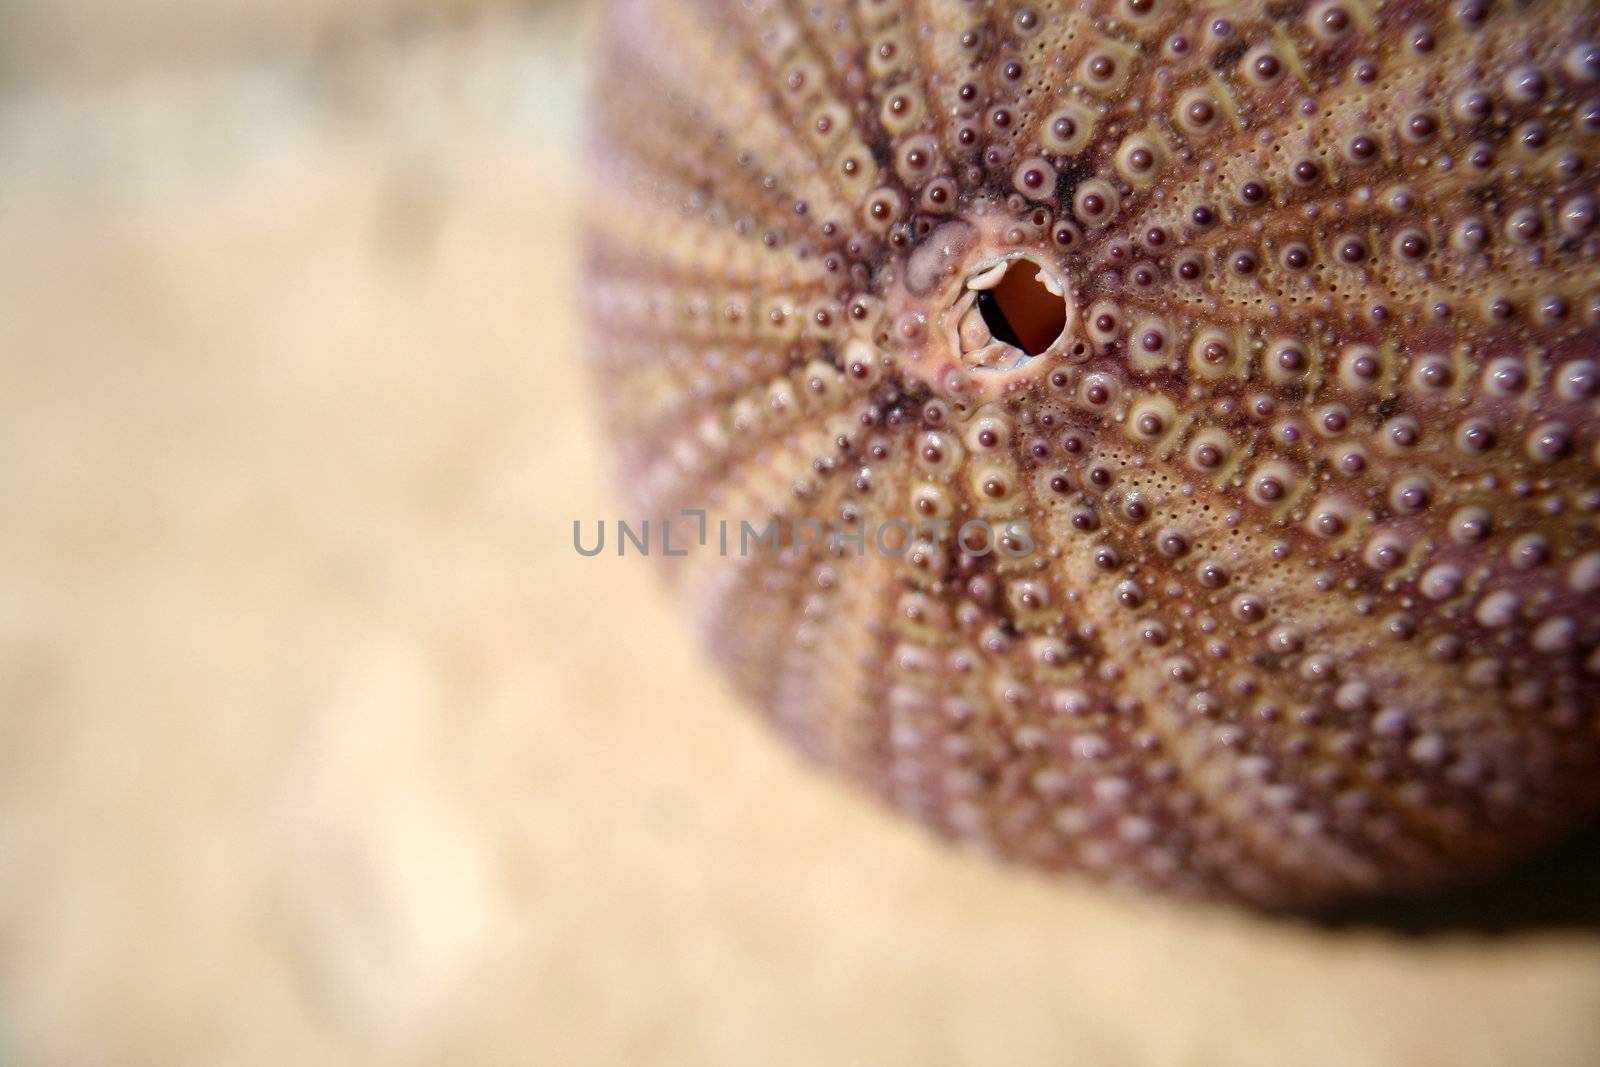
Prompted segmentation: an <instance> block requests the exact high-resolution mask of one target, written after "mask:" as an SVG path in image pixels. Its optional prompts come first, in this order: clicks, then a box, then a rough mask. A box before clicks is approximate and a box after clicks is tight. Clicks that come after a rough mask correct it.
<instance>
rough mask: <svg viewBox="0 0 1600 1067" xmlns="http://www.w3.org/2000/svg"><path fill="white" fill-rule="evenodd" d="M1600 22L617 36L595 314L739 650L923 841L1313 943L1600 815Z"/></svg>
mask: <svg viewBox="0 0 1600 1067" xmlns="http://www.w3.org/2000/svg"><path fill="white" fill-rule="evenodd" d="M1597 22H1600V14H1597V12H1596V9H1595V8H1594V7H1593V6H1592V5H1590V4H1588V3H1584V2H1581V0H1530V2H1528V3H1513V2H1510V0H1422V2H1411V0H1406V2H1389V3H1386V2H1384V0H1315V2H1309V3H1308V2H1305V0H1287V2H1284V3H1273V4H1256V3H1237V2H1229V3H1216V4H1187V3H1181V2H1175V0H1084V2H1081V3H1072V4H1064V3H1054V2H1049V0H1022V2H1011V0H993V2H982V0H980V2H971V0H790V2H779V0H744V2H733V0H726V2H717V0H695V2H685V0H621V2H618V3H616V4H615V5H614V6H613V7H612V9H611V12H610V16H609V18H608V20H607V22H606V30H605V35H604V49H603V59H602V63H601V68H600V72H599V75H598V80H597V86H596V98H597V106H596V114H595V129H594V137H593V146H592V150H591V156H590V170H589V174H590V176H591V179H592V187H591V194H592V195H591V202H590V206H589V208H588V211H587V228H588V235H589V242H588V248H589V251H588V269H587V274H586V286H585V301H586V311H587V316H588V319H589V322H590V333H591V338H592V348H593V350H594V353H595V359H594V363H595V367H596V371H597V379H598V385H599V393H600V397H601V402H602V406H603V411H604V415H605V418H606V420H607V422H608V424H609V426H610V428H611V432H612V434H613V436H614V439H615V441H616V442H617V447H618V458H619V460H620V467H621V469H622V472H623V478H624V482H625V485H626V488H627V490H628V493H629V499H630V501H631V504H632V505H633V506H634V507H636V508H637V509H638V514H639V515H640V516H641V517H656V518H657V519H658V520H660V519H669V520H673V521H676V522H678V523H680V524H681V528H683V529H687V530H690V531H693V530H694V529H695V528H696V524H697V523H698V525H699V530H700V533H701V536H700V537H698V538H697V539H695V540H694V542H693V544H692V546H691V547H690V548H689V549H688V550H687V555H685V556H682V557H681V558H673V559H672V560H671V561H670V562H671V564H672V566H671V567H670V568H669V570H670V574H671V576H672V580H673V582H674V584H675V585H676V587H677V588H678V589H679V590H680V592H681V594H682V596H683V598H684V599H685V600H686V601H687V603H688V607H689V609H690V610H691V612H692V614H693V617H694V618H695V620H696V622H697V624H698V626H699V627H700V629H701V630H702V632H703V633H704V635H705V637H706V640H707V644H708V646H709V647H710V648H711V650H712V651H713V654H714V655H715V657H716V658H717V660H718V661H719V662H720V663H721V664H722V665H723V666H724V668H725V669H726V670H727V672H728V673H729V675H730V676H731V677H732V678H733V680H734V681H735V682H736V683H737V684H738V686H739V687H740V688H741V689H742V690H743V691H744V692H745V693H746V694H748V696H749V697H750V698H751V699H752V700H753V702H754V703H756V704H757V705H759V706H760V707H761V708H762V709H764V711H765V713H766V714H767V715H768V716H769V717H770V718H771V720H772V721H773V722H774V723H775V724H776V725H777V726H778V727H779V728H780V729H781V730H782V731H783V732H784V733H785V734H787V735H788V736H790V737H791V738H793V739H794V741H795V742H796V743H797V744H798V745H799V746H800V747H801V748H802V749H804V751H806V752H807V753H808V754H810V755H811V756H813V757H815V758H816V759H817V760H819V761H821V762H822V763H824V764H827V765H829V766H831V767H833V768H835V769H836V770H837V771H839V772H840V773H841V774H843V775H845V776H847V777H849V778H851V779H853V780H855V781H857V782H859V783H862V784H864V785H865V786H866V787H868V788H869V789H871V790H872V791H874V792H876V793H877V794H879V795H881V796H882V797H883V798H884V799H885V800H886V801H887V802H888V803H890V804H892V805H893V806H894V807H896V808H899V809H901V810H903V811H905V812H907V813H909V814H911V815H912V816H914V817H915V818H917V819H919V820H921V821H922V822H924V823H927V824H929V825H931V826H933V827H935V828H936V829H938V830H939V831H941V832H942V833H944V834H946V835H948V836H951V837H954V838H958V839H961V840H963V841H965V842H968V843H971V844H973V845H976V846H978V847H980V848H982V849H984V850H985V851H988V852H992V853H994V854H996V855H999V856H1002V857H1005V858H1007V859H1013V860H1018V861H1023V862H1027V863H1031V864H1034V865H1037V866H1041V867H1044V868H1049V869H1060V870H1077V871H1084V872H1089V873H1092V874H1094V875H1096V876H1099V877H1100V878H1102V879H1104V880H1107V881H1112V882H1116V883H1121V884H1128V885H1137V886H1147V887H1151V888H1156V889H1160V890H1163V891H1168V892H1172V893H1177V894H1183V895H1195V896H1214V897H1236V898H1244V899H1249V900H1253V901H1257V902H1260V903H1263V904H1268V905H1304V904H1313V903H1317V902H1321V901H1326V900H1330V899H1333V898H1336V897H1340V896H1346V895H1350V894H1353V893H1363V892H1373V891H1392V890H1409V889H1416V888H1421V887H1426V886H1431V885H1436V884H1440V883H1442V882H1446V881H1449V880H1451V879H1456V878H1459V877H1461V876H1463V875H1465V874H1468V873H1470V872H1473V871H1475V870H1481V869H1484V868H1487V867H1490V866H1493V865H1495V864H1498V863H1501V862H1503V861H1504V860H1505V859H1507V858H1508V857H1510V856H1512V855H1514V854H1516V853H1518V852H1521V851H1524V850H1526V849H1527V848H1529V847H1531V846H1532V845H1534V844H1536V843H1538V842H1540V841H1541V840H1544V839H1546V838H1548V837H1550V836H1551V835H1552V834H1553V833H1555V832H1558V831H1560V830H1562V829H1565V828H1568V827H1571V826H1573V825H1575V824H1576V823H1577V822H1578V821H1580V820H1582V819H1586V818H1588V817H1589V816H1590V815H1591V814H1592V813H1593V812H1594V811H1595V809H1596V806H1597V802H1600V710H1597V705H1596V696H1597V688H1600V677H1597V676H1600V610H1597V607H1600V604H1597V591H1600V477H1597V465H1600V420H1597V418H1596V409H1597V404H1600V267H1597V263H1600V258H1597V252H1600V233H1597V221H1600V200H1597V188H1596V184H1597V183H1596V175H1597V173H1600V44H1597V43H1596V42H1597V40H1600V35H1597V30H1600V26H1597ZM681 516H693V517H691V518H682V517H681ZM707 529H709V530H710V531H711V532H710V535H709V536H706V535H705V532H706V530H707ZM730 529H732V530H734V531H736V533H735V534H734V536H733V537H732V538H731V540H732V541H733V542H734V543H732V544H730V543H729V542H730V537H729V533H728V531H729V530H730ZM752 529H755V530H759V531H763V532H765V531H767V530H768V529H771V530H774V531H775V532H774V533H773V534H772V536H771V539H770V540H761V539H760V538H758V539H757V541H756V543H755V544H751V543H750V542H749V540H748V538H747V536H745V535H746V534H748V532H749V531H750V530H752ZM718 531H721V534H720V537H719V534H718ZM674 532H677V531H674ZM677 551H683V549H681V548H680V549H677Z"/></svg>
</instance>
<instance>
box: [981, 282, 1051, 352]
mask: <svg viewBox="0 0 1600 1067" xmlns="http://www.w3.org/2000/svg"><path fill="white" fill-rule="evenodd" d="M978 311H979V313H980V314H982V315H983V321H984V322H985V323H986V324H987V325H988V327H989V332H990V333H992V334H993V335H994V338H995V340H997V341H1004V342H1005V343H1006V344H1008V345H1014V346H1015V347H1017V348H1020V349H1022V351H1023V352H1025V353H1027V354H1028V355H1029V356H1037V355H1038V354H1039V353H1041V352H1043V351H1044V350H1045V349H1047V348H1049V347H1050V346H1051V345H1053V344H1055V343H1056V339H1057V338H1059V337H1060V336H1061V331H1062V330H1064V329H1066V326H1067V302H1066V300H1065V299H1064V298H1063V297H1062V296H1061V295H1060V294H1058V293H1052V292H1051V291H1050V290H1049V289H1048V288H1047V287H1046V286H1045V284H1044V280H1043V279H1042V278H1041V277H1040V267H1039V264H1037V263H1034V262H1032V261H1030V260H1027V259H1018V260H1014V261H1012V262H1011V263H1009V264H1007V268H1006V272H1005V274H1004V275H1002V276H1001V278H1000V281H999V283H998V284H997V285H995V286H994V287H993V288H991V289H982V290H979V292H978Z"/></svg>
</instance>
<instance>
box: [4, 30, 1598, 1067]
mask: <svg viewBox="0 0 1600 1067" xmlns="http://www.w3.org/2000/svg"><path fill="white" fill-rule="evenodd" d="M316 8H317V5H314V4H308V5H306V6H305V9H306V10H307V11H314V10H315V9H316ZM9 10H10V12H11V16H12V22H13V24H16V23H17V22H19V21H21V20H22V19H25V18H27V17H28V16H29V13H28V11H27V10H26V9H16V8H13V9H9ZM42 10H43V9H41V11H42ZM63 10H64V11H65V10H67V9H63ZM71 10H76V11H92V9H90V8H88V7H87V6H86V5H84V4H79V5H77V7H75V8H73V9H71ZM19 12H20V14H19ZM68 13H70V12H68ZM34 15H36V16H38V17H39V18H40V19H44V21H45V22H48V19H45V16H44V15H42V14H40V13H39V12H34ZM55 17H56V18H58V19H59V18H64V17H65V15H63V14H62V12H60V11H58V12H56V15H55ZM116 25H117V23H116V21H115V20H112V29H113V30H114V29H115V27H116ZM201 29H202V30H203V29H204V27H201ZM51 32H55V31H53V30H52V31H51ZM195 32H196V33H199V32H201V31H200V30H196V31H195ZM106 36H107V34H101V35H100V36H99V37H96V38H95V40H94V42H93V44H94V48H96V49H110V50H111V51H112V52H115V48H114V45H113V44H112V43H110V42H109V41H108V40H106V39H105V38H106ZM110 36H114V33H112V34H110ZM316 36H318V35H316V34H308V40H309V39H311V38H312V37H316ZM225 38H226V35H222V36H219V37H217V38H216V39H217V40H225ZM47 39H50V38H48V35H43V36H40V37H39V40H47ZM573 40H574V34H573V22H572V20H571V19H570V18H569V17H568V16H566V15H563V14H560V13H557V14H554V15H549V14H534V15H530V16H517V17H516V18H514V19H504V20H502V19H488V20H484V19H476V18H474V19H467V20H464V21H463V22H461V23H459V24H457V25H455V26H454V27H453V28H448V29H439V28H437V27H436V28H433V29H426V28H424V29H423V30H419V31H408V32H407V33H406V34H404V35H401V36H400V37H396V36H394V35H393V34H389V33H387V32H365V31H364V32H363V33H358V34H356V35H355V38H354V41H353V43H346V44H345V45H343V46H341V48H340V49H338V50H335V52H334V53H331V54H323V57H322V58H321V59H320V60H318V61H315V62H313V61H311V60H308V59H306V58H305V57H306V56H307V55H309V54H311V53H310V52H309V51H305V50H299V49H297V48H295V47H292V46H290V47H287V48H286V49H284V50H280V51H278V52H272V51H271V50H268V51H267V52H266V53H264V55H265V58H262V56H256V55H254V54H253V53H251V54H250V55H247V56H245V57H244V58H239V57H235V58H233V59H228V58H226V56H225V55H224V57H223V58H220V59H219V58H217V57H216V56H215V55H209V54H208V56H207V57H206V58H205V60H204V62H195V63H192V64H189V65H184V64H173V63H170V62H168V61H167V60H166V59H162V60H161V61H160V62H152V63H151V65H150V69H148V70H145V71H144V72H143V73H141V74H138V75H137V76H126V77H122V76H119V77H118V78H112V79H109V80H106V79H98V80H97V79H89V78H85V79H84V80H83V81H82V83H81V84H80V83H78V82H74V81H73V79H72V78H67V79H65V80H64V81H63V80H62V79H55V80H50V79H44V80H41V81H37V82H35V83H33V84H30V85H26V86H24V87H22V88H18V89H15V90H14V91H12V92H11V93H10V95H9V96H7V97H6V98H5V99H4V101H3V106H0V324H3V325H0V1062H4V1063H6V1064H8V1065H10V1064H19V1065H22V1064H64V1065H98V1064H107V1065H111V1064H116V1065H124V1064H127V1065H142V1064H151V1065H156V1064H160V1065H181V1064H204V1065H208V1067H211V1065H232V1064H280V1063H293V1064H324V1063H327V1064H346V1063H349V1064H354V1063H384V1064H389V1063H395V1064H413V1063H415V1064H423V1063H428V1064H432V1063H440V1064H443V1063H450V1064H479V1063H506V1064H511V1063H517V1064H522V1063H551V1064H619V1065H621V1064H628V1065H649V1064H686V1065H687V1064H694V1065H701V1064H797V1065H798V1064H806V1065H812V1064H827V1065H834V1064H839V1065H853V1064H863V1065H867V1064H872V1065H877V1064H913V1063H919V1064H994V1063H1013V1064H1036V1063H1037V1064H1044V1063H1050V1064H1090V1065H1096V1067H1115V1065H1121V1064H1128V1065H1134V1064H1206V1065H1209V1064H1217V1065H1244V1064H1273V1065H1277V1064H1308V1065H1309V1064H1407V1065H1432V1064H1438V1065H1460V1064H1486V1065H1489V1064H1492V1065H1497V1067H1498V1065H1504V1064H1518V1065H1540V1064H1586V1063H1593V1062H1595V1061H1596V1059H1597V1058H1600V934H1596V933H1595V932H1594V931H1593V929H1592V928H1591V929H1589V930H1581V929H1580V930H1576V931H1561V932H1547V933H1528V934H1514V935H1507V936H1503V937H1496V938H1482V937H1475V936H1468V935H1456V936H1447V937H1435V938H1426V939H1406V938H1401V937H1397V936H1395V935H1390V934H1383V933H1379V932H1367V931H1354V932H1337V931H1329V930H1319V929H1315V928H1311V927H1308V926H1304V925H1300V924H1296V923H1290V922H1283V921H1270V920H1263V919H1257V918H1250V917H1246V916H1242V915H1238V914H1233V913H1228V912H1218V911H1187V910H1174V909H1167V908H1163V907H1160V906H1156V905H1151V904H1141V903H1138V902H1128V901H1120V900H1116V899H1109V898H1106V897H1103V896H1101V895H1098V894H1096V893H1093V892H1090V891H1087V890H1082V889H1078V888H1074V887H1070V886H1068V887H1062V886H1058V885H1050V884H1044V883H1041V882H1038V881H1035V880H1033V879H1030V878H1028V877H1025V876H1020V875H1017V874H1014V873H1006V872H1002V871H996V870H992V869H990V868H988V867H986V866H985V865H983V864H982V863H980V862H978V861H976V860H973V859H970V858H967V857H963V856H960V855H956V854H952V853H950V852H946V851H944V850H942V849H940V848H939V847H937V846H935V845H933V844H932V843H930V842H929V841H927V840H925V839H924V838H923V837H921V836H920V835H919V834H918V833H916V832H915V831H912V830H910V829H908V828H906V827H904V826H903V825H901V824H899V823H896V822H893V821H891V820H889V819H887V818H886V817H883V816H880V815H879V814H878V813H877V812H875V811H873V810H871V809H869V808H867V807H865V806H864V805H863V804H861V803H860V802H858V801H857V800H856V799H855V798H853V797H851V796H849V795H847V794H845V793H842V792H840V791H838V790H836V789H834V788H833V787H831V786H830V785H828V784H827V783H826V782H824V781H822V780H820V779H819V778H817V777H816V776H814V775H813V774H811V773H810V772H809V771H807V770H805V769H803V768H800V767H798V766H796V765H795V764H794V763H793V762H792V761H791V760H790V759H789V758H788V757H787V755H786V754H785V753H784V752H783V751H782V750H781V749H780V748H779V747H778V746H777V745H776V744H775V743H774V742H773V741H772V739H771V738H769V737H768V736H767V735H766V734H765V733H764V732H763V731H762V730H761V729H760V728H759V727H758V726H757V725H756V723H755V722H754V721H753V718H752V717H751V716H749V715H748V714H747V713H745V712H743V711H742V710H741V709H739V708H738V707H736V706H735V704H734V703H733V701H732V700H731V699H730V698H729V697H728V696H727V695H726V693H725V692H724V691H722V690H721V689H720V688H719V687H718V685H717V683H716V682H715V680H714V679H712V678H711V677H709V676H708V675H707V673H706V672H705V671H704V670H703V669H702V668H701V667H700V666H699V664H698V662H697V660H696V658H695V655H694V652H693V649H692V647H691V642H690V641H689V640H688V639H687V637H686V636H685V634H684V633H683V632H682V631H681V629H680V628H679V626H678V625H677V622H676V619H675V616H674V615H673V614H672V612H671V610H670V607H669V605H667V604H666V603H665V601H664V598H663V597H662V596H661V594H660V591H659V589H658V588H657V587H656V585H655V584H654V582H653V580H652V577H651V575H650V573H649V569H648V567H647V566H645V565H644V564H643V563H642V562H641V561H637V560H617V559H614V558H613V559H595V560H584V559H579V558H577V557H576V556H575V554H574V553H573V551H572V548H571V542H570V538H571V522H572V520H573V519H574V518H585V519H594V518H597V517H601V516H608V517H615V515H616V514H617V512H616V508H617V505H616V503H615V502H614V499H613V497H612V495H611V494H610V492H609V491H608V489H607V487H606V477H605V473H604V470H603V466H602V463H601V462H600V460H599V458H598V457H599V455H600V447H599V443H598V441H597V439H596V436H595V433H594V431H593V430H592V428H591V426H590V423H589V414H590V411H589V405H588V403H587V401H586V400H585V395H586V388H587V383H586V382H585V380H584V375H583V361H582V358H581V355H580V353H579V351H578V349H577V341H576V337H575V335H574V326H573V323H572V321H571V315H570V312H571V307H572V304H573V299H574V288H573V287H574V285H575V284H576V280H575V278H574V274H573V255H574V251H573V248H572V246H571V240H572V206H571V192H570V190H571V185H572V182H573V181H574V180H575V179H576V178H578V177H579V176H580V175H579V172H578V171H577V170H576V169H575V165H574V162H573V154H572V152H573V150H572V147H571V146H572V143H573V140H574V134H575V132H576V129H577V122H576V119H575V116H574V112H573V100H574V96H573V79H574V76H575V73H576V71H577V69H578V64H577V60H576V59H575V55H576V53H575V51H574V47H573V44H572V42H573ZM280 43H281V42H280ZM217 47H218V48H219V49H221V50H222V51H223V52H224V53H226V52H227V48H226V47H224V46H223V45H218V46H217ZM242 51H245V52H248V51H249V50H248V49H243V50H242ZM35 59H36V61H35V63H34V66H35V67H49V66H50V64H48V63H41V62H38V61H37V57H35ZM131 65H132V66H134V67H137V66H138V64H136V63H133V64H131ZM63 69H66V70H69V71H70V70H71V69H72V68H71V66H70V65H68V66H67V67H65V68H63Z"/></svg>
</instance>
